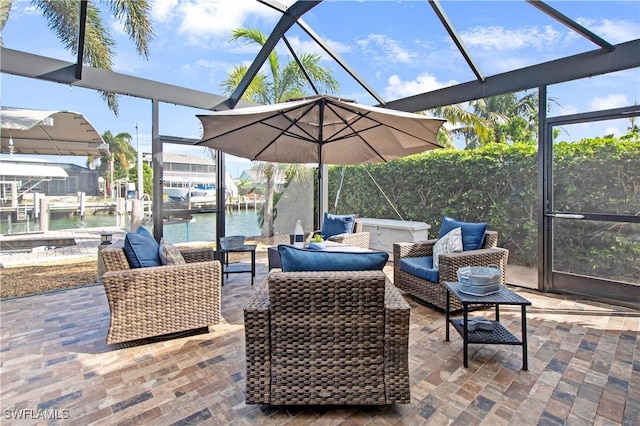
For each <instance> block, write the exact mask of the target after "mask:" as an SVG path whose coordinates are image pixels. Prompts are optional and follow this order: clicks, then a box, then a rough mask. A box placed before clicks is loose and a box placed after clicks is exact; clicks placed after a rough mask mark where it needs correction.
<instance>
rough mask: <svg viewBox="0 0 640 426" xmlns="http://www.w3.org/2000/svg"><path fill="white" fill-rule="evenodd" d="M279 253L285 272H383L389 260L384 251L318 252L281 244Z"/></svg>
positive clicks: (387, 254)
mask: <svg viewBox="0 0 640 426" xmlns="http://www.w3.org/2000/svg"><path fill="white" fill-rule="evenodd" d="M278 252H279V253H280V262H281V263H282V270H283V271H284V272H295V271H373V270H382V268H384V265H386V264H387V261H388V260H389V253H386V252H382V251H372V252H347V251H318V250H305V249H300V248H296V247H292V246H288V245H284V244H281V245H279V246H278Z"/></svg>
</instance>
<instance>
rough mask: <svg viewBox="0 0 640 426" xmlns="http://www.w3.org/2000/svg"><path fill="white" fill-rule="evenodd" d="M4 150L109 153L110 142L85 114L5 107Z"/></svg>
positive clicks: (39, 152)
mask: <svg viewBox="0 0 640 426" xmlns="http://www.w3.org/2000/svg"><path fill="white" fill-rule="evenodd" d="M0 112H1V114H0V122H1V124H2V130H1V145H0V146H1V148H2V152H3V153H15V154H41V155H83V156H84V155H87V156H89V155H90V156H94V157H97V156H108V155H109V146H108V145H107V144H105V143H104V140H103V139H102V136H100V134H99V133H98V131H97V130H96V129H95V128H94V127H93V125H92V124H91V123H90V122H89V120H87V119H86V118H85V117H84V116H83V115H82V114H80V113H77V112H72V111H49V110H46V111H45V110H34V109H23V108H10V107H2V109H1V111H0Z"/></svg>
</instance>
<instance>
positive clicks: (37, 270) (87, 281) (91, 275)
mask: <svg viewBox="0 0 640 426" xmlns="http://www.w3.org/2000/svg"><path fill="white" fill-rule="evenodd" d="M97 268H98V267H97V261H95V260H94V261H90V262H82V263H77V261H76V262H73V263H71V262H66V263H65V262H61V263H56V264H53V265H51V264H49V265H34V266H25V267H16V268H4V269H0V283H1V285H0V298H3V299H4V298H6V297H14V296H22V295H26V294H33V293H43V292H45V291H51V290H58V289H61V288H71V287H80V286H83V285H91V284H95V282H96V277H97V275H96V272H97Z"/></svg>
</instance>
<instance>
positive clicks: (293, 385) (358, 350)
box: [244, 271, 410, 405]
mask: <svg viewBox="0 0 640 426" xmlns="http://www.w3.org/2000/svg"><path fill="white" fill-rule="evenodd" d="M244 324H245V335H246V362H247V379H246V402H247V404H272V405H307V404H313V405H316V404H355V405H384V404H391V403H408V402H409V400H410V393H409V370H408V368H409V366H408V338H409V305H408V304H407V302H406V301H405V300H404V298H403V297H402V295H401V294H400V292H399V291H398V290H397V289H396V288H395V287H394V286H393V285H392V284H390V283H389V282H388V280H386V276H385V274H384V273H383V272H382V271H340V272H280V271H275V272H271V273H269V275H268V277H267V278H266V279H265V281H264V282H263V283H262V284H260V285H259V286H258V287H257V288H256V292H255V293H254V295H253V297H252V298H251V300H250V301H249V303H248V304H247V305H246V306H245V308H244Z"/></svg>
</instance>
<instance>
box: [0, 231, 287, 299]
mask: <svg viewBox="0 0 640 426" xmlns="http://www.w3.org/2000/svg"><path fill="white" fill-rule="evenodd" d="M287 239H288V236H287ZM251 242H258V249H257V250H256V258H257V259H266V257H267V247H268V245H271V244H278V243H281V242H284V238H272V239H261V240H260V241H251ZM229 260H230V261H231V262H234V261H237V260H242V261H247V255H246V254H236V253H232V254H231V256H230V257H229ZM97 270H98V266H97V260H91V261H85V260H83V261H78V260H61V261H59V262H56V263H54V264H51V263H49V264H43V265H33V266H19V267H8V268H4V269H0V298H2V299H4V298H7V297H15V296H23V295H28V294H35V293H43V292H46V291H51V290H59V289H63V288H72V287H81V286H85V285H93V284H95V283H96V278H97Z"/></svg>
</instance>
